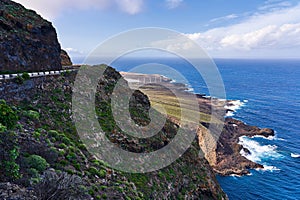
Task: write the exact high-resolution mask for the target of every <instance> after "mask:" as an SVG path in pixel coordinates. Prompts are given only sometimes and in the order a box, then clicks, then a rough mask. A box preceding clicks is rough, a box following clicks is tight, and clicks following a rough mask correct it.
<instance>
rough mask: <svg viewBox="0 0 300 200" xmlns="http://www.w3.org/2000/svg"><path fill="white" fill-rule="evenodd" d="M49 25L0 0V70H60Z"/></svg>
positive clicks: (32, 12) (55, 44)
mask: <svg viewBox="0 0 300 200" xmlns="http://www.w3.org/2000/svg"><path fill="white" fill-rule="evenodd" d="M60 53H61V48H60V44H59V43H58V40H57V34H56V31H55V29H54V27H53V26H52V24H51V23H50V22H48V21H46V20H44V19H43V18H42V17H41V16H39V15H38V14H37V13H36V12H34V11H32V10H27V9H25V8H24V7H23V6H22V5H20V4H18V3H15V2H12V1H10V0H1V1H0V72H2V73H3V72H18V71H46V70H54V69H61V59H60Z"/></svg>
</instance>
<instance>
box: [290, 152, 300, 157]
mask: <svg viewBox="0 0 300 200" xmlns="http://www.w3.org/2000/svg"><path fill="white" fill-rule="evenodd" d="M291 157H292V158H300V155H299V154H296V153H291Z"/></svg>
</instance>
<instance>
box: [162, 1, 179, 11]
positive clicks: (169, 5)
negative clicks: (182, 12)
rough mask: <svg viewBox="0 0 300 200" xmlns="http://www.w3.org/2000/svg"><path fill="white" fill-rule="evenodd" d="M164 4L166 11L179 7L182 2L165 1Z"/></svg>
mask: <svg viewBox="0 0 300 200" xmlns="http://www.w3.org/2000/svg"><path fill="white" fill-rule="evenodd" d="M165 2H166V5H167V8H168V9H174V8H177V7H178V6H180V4H181V3H182V2H183V0H166V1H165Z"/></svg>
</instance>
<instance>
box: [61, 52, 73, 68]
mask: <svg viewBox="0 0 300 200" xmlns="http://www.w3.org/2000/svg"><path fill="white" fill-rule="evenodd" d="M60 59H61V65H62V66H71V65H72V64H73V63H72V61H71V58H70V56H69V55H68V53H67V52H66V51H65V50H63V49H62V50H61V52H60Z"/></svg>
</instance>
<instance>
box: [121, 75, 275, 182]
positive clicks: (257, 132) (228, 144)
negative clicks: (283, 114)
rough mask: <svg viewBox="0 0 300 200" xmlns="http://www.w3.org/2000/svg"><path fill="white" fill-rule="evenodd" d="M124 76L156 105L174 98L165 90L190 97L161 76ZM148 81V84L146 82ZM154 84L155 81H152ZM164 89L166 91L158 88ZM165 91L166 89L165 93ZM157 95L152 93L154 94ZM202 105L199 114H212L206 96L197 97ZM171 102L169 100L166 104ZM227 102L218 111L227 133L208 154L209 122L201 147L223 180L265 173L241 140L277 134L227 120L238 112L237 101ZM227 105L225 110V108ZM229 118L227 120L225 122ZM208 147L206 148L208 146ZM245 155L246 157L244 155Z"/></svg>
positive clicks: (200, 137) (203, 130)
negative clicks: (252, 173) (252, 171)
mask: <svg viewBox="0 0 300 200" xmlns="http://www.w3.org/2000/svg"><path fill="white" fill-rule="evenodd" d="M121 75H122V76H123V77H124V78H125V79H126V80H127V81H128V82H129V86H130V87H131V88H133V89H137V88H139V89H140V90H141V91H142V92H144V93H145V94H146V95H148V96H149V98H150V101H151V96H152V97H153V98H152V99H155V100H153V101H154V102H155V103H157V102H156V101H159V102H160V103H166V102H164V99H163V98H165V99H167V98H166V97H167V96H168V95H170V94H169V93H168V92H167V90H166V89H165V88H169V89H170V88H171V89H176V90H178V91H180V92H182V93H186V92H187V91H188V88H187V87H186V86H185V85H184V84H180V83H173V82H172V80H171V79H169V78H167V77H164V76H161V75H158V74H151V75H150V74H147V75H146V74H135V73H127V72H121ZM145 80H146V81H145ZM151 80H152V81H151ZM153 80H159V81H158V82H159V83H157V82H156V83H155V82H154V81H153ZM158 85H163V86H164V87H161V86H158ZM163 88H164V89H163ZM151 90H152V91H153V90H154V91H153V92H150V91H151ZM156 93H160V94H162V93H163V94H164V95H165V96H164V97H163V98H162V99H158V100H157V98H159V97H157V96H156V95H155V94H156ZM196 97H197V99H198V103H199V110H200V112H203V113H205V114H208V115H210V114H211V106H212V103H211V98H210V97H205V95H203V94H196ZM165 101H167V100H165ZM222 102H223V100H220V104H219V105H215V104H214V106H215V109H216V110H217V111H218V113H219V115H220V116H216V118H220V117H221V118H223V119H222V120H221V121H223V123H224V124H223V131H222V132H221V134H220V135H218V140H217V142H215V143H214V142H212V143H211V144H209V145H211V146H213V148H211V149H212V150H207V148H206V146H207V145H208V144H207V143H209V142H210V141H208V139H207V135H208V128H209V125H210V123H209V122H200V126H199V129H198V133H197V135H198V141H199V145H200V147H201V148H202V151H203V152H204V155H205V157H206V159H207V160H208V162H209V163H210V165H211V166H212V168H213V169H214V171H215V172H216V173H217V174H219V175H222V176H228V175H238V176H242V175H247V174H250V171H249V170H250V169H262V168H264V167H263V165H261V164H259V163H255V162H253V161H251V160H248V159H247V158H246V157H244V155H247V154H251V152H250V151H249V150H248V149H247V148H245V147H243V146H242V145H241V144H240V143H239V142H240V141H239V138H240V137H242V136H247V137H253V136H263V137H270V136H274V130H272V129H269V128H259V127H257V126H251V125H247V124H245V123H244V122H242V121H239V120H236V119H234V118H231V117H226V114H228V113H232V112H234V110H232V109H230V108H231V107H232V106H233V104H234V102H235V101H234V100H227V101H226V102H225V103H224V102H223V103H224V104H222ZM222 105H223V106H222ZM169 117H170V119H171V120H172V121H173V122H174V123H177V124H178V125H180V120H178V119H176V117H173V116H169ZM224 117H225V118H224ZM205 143H206V144H205ZM241 152H243V154H241Z"/></svg>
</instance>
